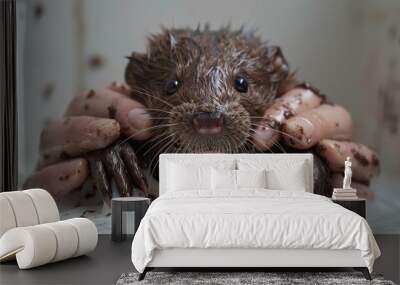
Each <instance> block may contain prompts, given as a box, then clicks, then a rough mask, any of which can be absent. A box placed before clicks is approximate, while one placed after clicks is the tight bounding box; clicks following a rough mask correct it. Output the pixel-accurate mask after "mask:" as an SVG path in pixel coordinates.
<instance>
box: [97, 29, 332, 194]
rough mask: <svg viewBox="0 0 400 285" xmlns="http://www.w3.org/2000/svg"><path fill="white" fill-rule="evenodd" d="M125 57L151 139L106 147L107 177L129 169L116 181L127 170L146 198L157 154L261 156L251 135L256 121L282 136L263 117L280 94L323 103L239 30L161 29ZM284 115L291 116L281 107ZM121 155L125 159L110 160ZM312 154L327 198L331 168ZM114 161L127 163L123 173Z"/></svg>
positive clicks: (277, 54)
mask: <svg viewBox="0 0 400 285" xmlns="http://www.w3.org/2000/svg"><path fill="white" fill-rule="evenodd" d="M128 60H129V62H128V64H127V67H126V70H125V80H126V82H127V84H128V85H129V86H130V87H131V94H130V96H131V97H132V98H133V99H135V100H137V101H139V102H141V103H142V104H143V105H144V106H145V107H146V111H147V112H149V113H150V114H151V118H152V120H153V127H152V132H153V136H152V138H150V139H149V140H148V141H147V142H144V143H143V142H140V143H135V142H134V136H133V137H132V139H133V142H132V140H130V142H129V143H128V140H129V139H131V138H125V139H124V141H123V143H121V142H120V143H118V144H117V145H116V146H113V147H111V148H112V150H111V151H110V150H105V151H106V154H105V155H104V156H105V157H106V158H107V159H106V162H105V163H106V164H108V169H109V170H111V172H114V173H118V172H119V173H121V172H126V173H125V174H124V175H119V176H118V177H120V178H121V177H127V176H128V175H127V174H128V172H130V173H132V175H131V176H132V177H133V180H134V184H136V185H137V186H139V188H140V189H141V190H142V191H143V192H144V193H146V195H147V196H149V195H150V194H149V192H148V190H147V182H146V181H145V175H143V173H142V169H143V168H145V167H148V166H149V167H150V169H151V173H152V175H153V176H155V177H156V178H157V171H155V170H156V169H157V165H158V155H159V154H160V153H163V152H187V153H210V152H212V153H215V152H218V153H238V152H245V153H255V152H260V151H259V150H258V148H257V146H256V145H255V144H254V142H253V141H252V140H251V135H252V133H253V132H254V131H255V129H256V127H258V126H260V125H261V124H264V125H266V126H268V127H270V128H271V129H273V130H277V132H279V131H280V122H279V121H276V120H274V119H270V118H265V117H263V114H264V113H265V111H266V110H267V109H268V108H270V107H271V106H272V105H273V104H274V103H275V102H276V100H278V99H279V98H280V96H282V95H283V94H284V93H285V92H287V91H288V90H291V89H293V88H295V87H303V88H304V87H306V88H308V89H312V90H313V92H314V93H315V94H317V95H318V96H320V97H321V100H325V97H324V96H323V95H322V94H320V92H319V91H318V90H317V89H315V88H312V87H311V86H310V85H308V84H305V83H302V82H300V81H298V80H297V79H296V76H295V73H293V72H291V71H290V69H289V65H288V63H287V60H286V59H285V57H284V55H283V53H282V50H281V49H280V48H279V47H277V46H272V45H269V44H267V43H266V42H263V41H262V40H261V39H260V37H258V36H257V35H256V34H255V33H254V32H251V31H244V30H243V29H239V30H236V31H233V30H231V29H230V28H221V29H219V30H216V31H212V30H210V29H209V28H208V27H205V28H204V29H200V28H197V29H196V30H191V29H169V30H168V29H163V31H162V32H161V33H160V34H156V35H153V36H151V37H150V38H149V41H148V50H147V52H146V53H136V52H133V53H132V54H131V55H130V56H128ZM283 116H284V117H285V118H287V117H289V116H291V114H290V112H288V110H286V111H285V112H284V113H283ZM293 139H295V138H293ZM131 146H132V147H131ZM295 151H296V152H299V150H294V149H292V148H290V147H288V146H282V145H280V144H279V143H274V144H272V146H271V147H270V148H268V149H267V150H266V152H295ZM307 151H313V150H312V149H311V150H307ZM102 152H103V151H100V152H98V151H97V152H96V156H95V157H97V158H98V157H99V154H100V155H103V154H102ZM110 153H111V154H112V155H110ZM119 153H121V156H122V159H115V156H118V155H119ZM136 155H137V156H136ZM89 157H90V159H89V161H91V171H92V176H94V177H95V184H96V185H97V188H100V189H103V190H102V192H104V193H110V190H109V186H107V187H105V186H104V185H105V184H107V181H106V179H105V177H106V175H105V174H104V170H103V169H99V168H96V165H99V164H96V162H95V160H96V158H95V159H93V156H91V155H89ZM113 157H114V158H113ZM314 157H315V162H314V178H315V179H314V180H315V181H314V184H315V185H314V186H315V187H314V189H315V193H317V194H322V195H326V196H330V195H331V191H332V190H331V188H332V187H331V185H330V182H329V181H330V180H329V179H328V177H329V175H330V173H329V169H328V167H327V166H326V164H325V162H324V161H322V160H321V159H319V158H318V157H317V156H314ZM103 161H104V158H103ZM118 161H122V162H125V164H127V167H128V170H127V171H126V170H124V169H123V168H124V167H123V165H122V164H123V163H118ZM110 165H111V166H110ZM106 167H107V165H106ZM93 174H94V175H93ZM96 177H97V178H96ZM116 180H117V181H116V182H117V184H118V186H119V188H121V187H122V188H123V189H125V190H123V191H122V195H129V190H128V188H129V187H130V185H129V183H127V179H125V181H122V180H124V179H119V180H120V181H118V179H116ZM120 192H121V191H120ZM136 194H138V193H136ZM109 195H110V194H108V196H109Z"/></svg>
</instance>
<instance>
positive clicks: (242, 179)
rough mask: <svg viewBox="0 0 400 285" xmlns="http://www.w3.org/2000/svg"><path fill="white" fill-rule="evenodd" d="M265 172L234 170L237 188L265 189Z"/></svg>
mask: <svg viewBox="0 0 400 285" xmlns="http://www.w3.org/2000/svg"><path fill="white" fill-rule="evenodd" d="M266 174H267V171H266V170H265V169H263V170H240V169H239V170H236V183H237V188H238V189H241V188H267V175H266Z"/></svg>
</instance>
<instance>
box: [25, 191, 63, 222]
mask: <svg viewBox="0 0 400 285" xmlns="http://www.w3.org/2000/svg"><path fill="white" fill-rule="evenodd" d="M22 192H24V193H26V194H28V195H29V196H30V198H31V199H32V201H33V204H34V206H35V208H36V213H37V215H38V218H39V224H45V223H51V222H56V221H59V220H60V214H59V212H58V208H57V204H56V202H55V201H54V199H53V197H52V196H51V195H50V193H49V192H47V191H46V190H43V189H28V190H24V191H22Z"/></svg>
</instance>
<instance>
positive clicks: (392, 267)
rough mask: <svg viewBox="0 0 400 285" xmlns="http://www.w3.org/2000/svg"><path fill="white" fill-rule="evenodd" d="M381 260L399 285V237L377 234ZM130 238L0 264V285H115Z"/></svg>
mask: <svg viewBox="0 0 400 285" xmlns="http://www.w3.org/2000/svg"><path fill="white" fill-rule="evenodd" d="M376 240H377V242H378V244H379V247H380V248H381V251H382V257H381V258H379V259H378V260H377V261H376V263H375V272H377V273H382V274H384V276H385V278H386V279H390V280H393V281H394V282H395V283H399V279H400V276H399V275H400V235H377V236H376ZM130 247H131V239H129V240H127V241H125V242H122V243H114V242H112V241H111V238H110V236H108V235H100V236H99V244H98V246H97V248H96V250H95V251H94V252H92V253H91V254H90V255H89V256H82V257H78V258H75V259H70V260H66V261H62V262H58V263H54V264H49V265H45V266H42V267H38V268H34V269H30V270H19V269H18V267H17V265H16V263H15V262H8V263H4V264H1V265H0V284H1V285H6V284H7V285H9V284H10V285H11V284H12V285H14V284H15V285H16V284H115V283H116V281H117V280H118V278H119V276H120V275H121V274H122V273H124V272H132V271H134V268H133V265H132V263H131V259H130Z"/></svg>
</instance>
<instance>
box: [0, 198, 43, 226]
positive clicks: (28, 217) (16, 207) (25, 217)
mask: <svg viewBox="0 0 400 285" xmlns="http://www.w3.org/2000/svg"><path fill="white" fill-rule="evenodd" d="M0 195H1V196H3V197H5V198H6V199H7V200H8V202H10V206H11V208H12V210H13V213H14V216H15V221H16V224H17V227H26V226H33V225H37V224H38V223H39V219H38V214H37V213H36V209H35V205H34V204H33V201H32V199H31V198H30V196H29V195H28V194H26V193H24V192H23V191H13V192H3V193H0Z"/></svg>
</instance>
